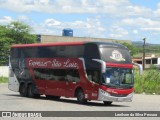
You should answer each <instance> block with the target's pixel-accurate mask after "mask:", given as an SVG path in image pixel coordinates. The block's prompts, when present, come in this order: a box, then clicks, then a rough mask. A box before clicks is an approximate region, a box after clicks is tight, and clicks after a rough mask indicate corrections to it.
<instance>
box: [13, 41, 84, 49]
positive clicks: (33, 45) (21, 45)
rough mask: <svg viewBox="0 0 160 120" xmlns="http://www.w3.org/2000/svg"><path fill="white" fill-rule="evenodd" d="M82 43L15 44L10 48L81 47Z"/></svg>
mask: <svg viewBox="0 0 160 120" xmlns="http://www.w3.org/2000/svg"><path fill="white" fill-rule="evenodd" d="M82 44H84V42H56V43H34V44H15V45H12V46H11V47H12V48H23V47H43V46H44V47H46V46H68V45H71V46H72V45H82Z"/></svg>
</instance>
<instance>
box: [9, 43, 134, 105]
mask: <svg viewBox="0 0 160 120" xmlns="http://www.w3.org/2000/svg"><path fill="white" fill-rule="evenodd" d="M9 61H10V63H9V69H10V75H9V83H8V87H9V89H10V90H12V91H16V92H19V93H20V95H21V96H24V97H39V96H40V95H45V96H46V97H49V98H53V99H59V98H60V97H61V96H64V97H76V98H77V101H78V102H79V103H84V102H86V101H87V100H99V101H103V102H104V104H105V105H110V104H111V103H112V102H118V101H132V97H133V91H134V74H133V63H132V60H131V56H130V53H129V50H128V49H127V47H125V46H123V45H121V44H116V43H107V42H63V43H45V44H42V43H37V44H22V45H13V46H11V52H10V60H9Z"/></svg>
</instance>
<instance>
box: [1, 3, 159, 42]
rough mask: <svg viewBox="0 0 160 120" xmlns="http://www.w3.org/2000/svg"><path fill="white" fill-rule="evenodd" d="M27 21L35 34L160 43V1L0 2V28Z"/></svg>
mask: <svg viewBox="0 0 160 120" xmlns="http://www.w3.org/2000/svg"><path fill="white" fill-rule="evenodd" d="M12 21H20V22H24V23H26V24H28V25H30V26H31V27H32V29H33V30H32V33H34V34H44V35H58V36H61V35H62V30H63V29H64V28H71V29H73V35H74V36H77V37H92V38H108V39H120V40H132V41H142V39H143V38H146V40H147V42H148V43H152V44H160V0H0V25H7V24H9V23H10V22H12Z"/></svg>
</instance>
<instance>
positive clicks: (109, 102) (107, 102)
mask: <svg viewBox="0 0 160 120" xmlns="http://www.w3.org/2000/svg"><path fill="white" fill-rule="evenodd" d="M103 103H104V105H107V106H110V105H111V104H112V102H111V101H103Z"/></svg>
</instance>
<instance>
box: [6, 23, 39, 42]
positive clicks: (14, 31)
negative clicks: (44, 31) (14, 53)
mask: <svg viewBox="0 0 160 120" xmlns="http://www.w3.org/2000/svg"><path fill="white" fill-rule="evenodd" d="M6 27H7V28H8V29H9V31H10V32H9V34H8V37H9V38H12V39H13V41H14V44H22V43H23V44H26V43H34V42H35V41H36V36H35V35H33V34H30V32H31V31H32V28H31V27H30V26H28V25H26V24H24V23H21V22H11V23H10V24H9V25H7V26H6Z"/></svg>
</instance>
